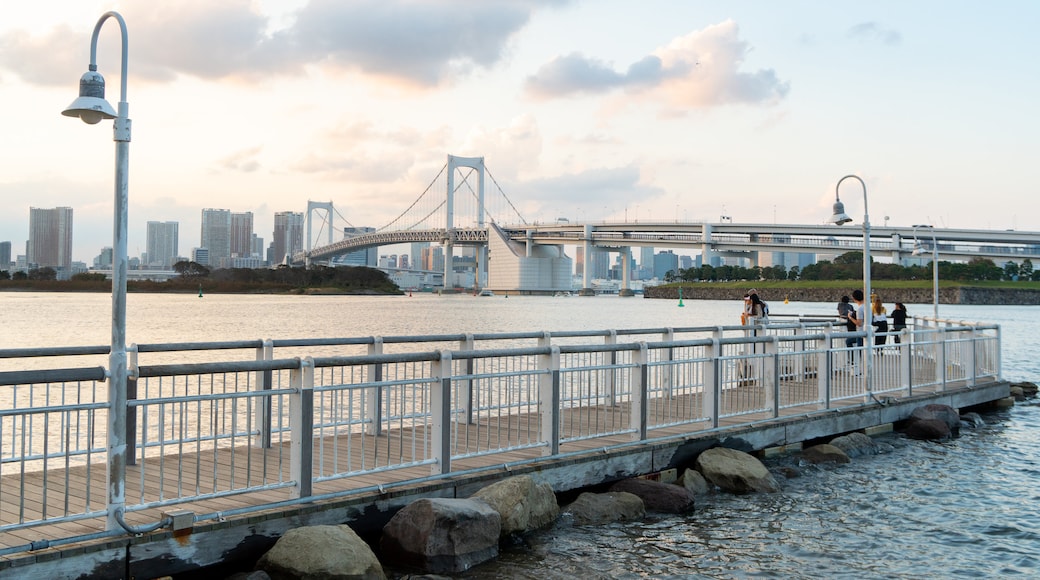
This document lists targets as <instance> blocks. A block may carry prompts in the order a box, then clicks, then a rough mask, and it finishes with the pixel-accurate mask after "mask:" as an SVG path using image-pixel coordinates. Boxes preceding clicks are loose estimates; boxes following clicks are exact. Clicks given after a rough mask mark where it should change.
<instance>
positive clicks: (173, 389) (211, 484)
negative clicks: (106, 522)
mask: <svg viewBox="0 0 1040 580" xmlns="http://www.w3.org/2000/svg"><path fill="white" fill-rule="evenodd" d="M896 336H899V338H900V339H901V342H900V343H898V344H897V343H895V342H894V340H893V339H894V338H895V337H896ZM862 337H863V334H862V333H847V332H835V331H834V330H833V327H832V325H831V322H830V321H826V322H813V323H800V324H778V325H773V326H765V327H710V328H681V329H668V328H664V329H637V330H623V331H576V332H561V333H545V332H532V333H511V334H489V335H447V336H419V337H382V338H381V337H365V338H351V339H329V340H289V341H241V342H229V343H199V344H166V345H141V346H136V347H131V349H130V354H131V356H130V381H129V385H128V391H129V392H130V396H129V397H128V399H129V400H128V404H127V408H126V409H125V410H122V412H126V413H127V414H128V417H127V419H128V421H127V425H128V428H127V433H126V434H125V439H126V444H127V445H128V446H129V448H130V449H131V450H132V452H131V453H128V465H127V466H126V467H125V473H113V474H107V473H106V463H105V458H106V454H105V445H106V441H107V435H106V433H105V428H106V425H107V413H108V412H109V409H108V404H107V402H106V401H105V400H104V397H105V396H106V393H107V389H106V388H103V387H101V386H100V385H99V383H100V382H102V381H104V380H105V379H106V371H105V369H104V368H103V367H83V368H71V369H50V370H34V371H15V372H3V373H0V409H2V410H0V472H2V473H0V475H2V478H0V508H2V509H0V532H2V531H8V530H14V529H18V528H24V527H30V526H35V525H39V524H44V523H55V522H63V521H70V520H79V519H85V518H91V517H95V516H98V515H103V514H105V513H106V509H107V506H106V505H105V501H106V494H105V492H104V489H105V486H106V485H109V484H110V483H112V482H110V481H108V480H107V478H109V477H112V478H119V479H121V481H117V483H123V484H125V486H126V490H127V493H126V501H127V503H126V510H127V511H128V512H139V511H142V510H146V509H149V508H154V507H158V506H168V505H178V504H187V503H191V502H201V501H204V500H210V499H214V498H219V497H224V496H231V495H239V494H243V493H247V492H257V491H272V490H279V489H282V490H284V491H283V492H282V497H283V498H284V499H285V500H292V499H293V498H296V499H301V498H308V497H312V496H314V495H317V494H318V493H321V494H326V495H327V494H329V493H333V494H335V493H340V494H343V493H349V491H350V487H349V486H342V485H341V486H339V487H336V485H337V484H336V483H335V482H337V481H339V480H345V479H351V478H361V477H368V476H373V475H375V474H384V475H387V474H389V479H390V480H392V481H398V482H419V481H422V480H424V479H428V478H430V477H433V476H439V475H443V474H450V473H453V472H456V471H458V470H460V469H461V470H469V469H474V468H475V467H474V466H475V465H476V466H479V465H484V466H489V465H498V466H501V465H502V464H508V463H510V462H521V461H526V460H533V458H545V457H552V456H556V455H561V454H567V453H575V452H578V451H580V450H582V449H587V448H589V446H590V444H591V445H600V444H602V445H618V444H631V443H636V442H639V441H643V440H646V439H649V438H655V437H661V436H671V435H675V434H677V433H678V434H682V433H689V432H692V431H696V430H699V429H700V430H703V429H713V428H718V427H719V426H720V423H721V422H722V421H726V422H727V424H733V423H734V422H736V423H751V422H755V421H761V420H768V419H775V418H777V417H782V416H784V415H785V414H794V413H798V414H804V413H808V412H812V411H814V410H825V409H830V408H833V407H834V406H836V405H839V404H841V405H847V404H849V403H857V404H859V403H870V402H871V400H872V398H876V397H877V396H879V395H884V396H891V397H896V396H908V395H912V394H914V393H915V392H917V391H920V390H928V389H931V390H942V389H946V388H950V387H951V386H958V387H960V386H973V385H975V384H976V383H978V382H980V381H991V380H997V379H999V375H1000V356H999V354H1000V332H999V327H998V326H995V325H966V324H964V323H942V324H938V323H934V322H933V323H929V324H927V325H924V324H918V325H916V326H915V327H914V328H913V329H912V330H907V331H905V332H903V333H888V334H887V335H885V338H886V341H885V344H875V345H867V346H863V345H856V344H855V343H854V344H853V346H851V347H849V346H846V338H853V339H857V338H862ZM430 347H434V348H432V349H431V348H430ZM44 350H45V351H46V352H41V351H39V350H33V349H24V350H20V351H0V357H4V358H18V357H19V356H21V357H22V358H31V357H35V356H47V357H59V359H60V357H62V356H65V355H68V356H82V355H83V354H84V350H88V351H89V352H88V353H87V354H95V355H100V354H102V350H101V349H100V347H76V348H69V349H64V350H63V349H44ZM230 351H238V352H246V353H252V354H251V355H250V356H246V357H241V356H238V357H237V358H239V359H240V360H228V359H233V358H236V356H232V355H230V354H228V353H229V352H230ZM387 351H393V352H387ZM308 352H309V353H314V354H313V355H310V354H304V353H308ZM170 353H174V354H177V353H179V354H184V355H185V356H186V358H191V357H192V356H195V357H201V358H202V359H205V358H207V357H209V358H211V359H217V360H215V361H211V362H189V363H184V364H152V365H144V364H140V363H141V360H140V359H142V358H145V357H150V356H157V357H159V356H165V357H169V356H170ZM221 353H223V354H221ZM283 353H284V354H285V355H288V356H282V355H283ZM301 354H303V355H304V356H298V355H301ZM188 355H190V356H188ZM319 355H320V356H319ZM866 356H871V357H873V358H874V364H873V369H874V374H873V376H872V377H871V379H870V384H869V385H868V384H867V382H866V381H865V378H864V377H863V376H862V373H861V371H862V370H863V367H864V366H865V365H863V364H862V359H863V357H866ZM166 360H169V359H168V358H167V359H166ZM619 442H620V443H619ZM626 442H627V443H626ZM525 454H526V455H525ZM481 462H483V463H481ZM317 488H321V489H320V490H317ZM330 489H331V490H333V491H329V490H330ZM337 490H338V491H337ZM262 507H263V506H262V505H260V506H257V508H256V509H261V508H262Z"/></svg>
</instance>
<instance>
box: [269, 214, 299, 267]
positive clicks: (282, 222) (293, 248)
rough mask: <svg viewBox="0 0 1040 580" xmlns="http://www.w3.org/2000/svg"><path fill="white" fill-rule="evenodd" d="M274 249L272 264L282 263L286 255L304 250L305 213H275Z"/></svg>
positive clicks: (272, 243) (290, 255)
mask: <svg viewBox="0 0 1040 580" xmlns="http://www.w3.org/2000/svg"><path fill="white" fill-rule="evenodd" d="M271 245H272V247H273V248H274V251H273V252H272V253H271V261H272V264H281V263H282V262H283V261H285V257H286V256H289V257H290V258H291V257H292V255H293V254H296V253H297V252H302V251H303V213H302V212H299V213H297V212H293V211H280V212H277V213H275V214H274V241H273V242H271Z"/></svg>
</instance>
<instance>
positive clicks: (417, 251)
mask: <svg viewBox="0 0 1040 580" xmlns="http://www.w3.org/2000/svg"><path fill="white" fill-rule="evenodd" d="M428 247H430V242H412V247H411V251H410V252H409V256H411V259H410V260H409V263H411V265H412V268H418V269H422V267H423V257H422V255H423V248H428Z"/></svg>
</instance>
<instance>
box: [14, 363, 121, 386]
mask: <svg viewBox="0 0 1040 580" xmlns="http://www.w3.org/2000/svg"><path fill="white" fill-rule="evenodd" d="M107 376H108V374H107V372H106V371H105V367H83V368H70V369H44V370H38V371H3V372H0V386H5V385H30V384H36V383H75V382H80V381H103V380H105V378H106V377H107Z"/></svg>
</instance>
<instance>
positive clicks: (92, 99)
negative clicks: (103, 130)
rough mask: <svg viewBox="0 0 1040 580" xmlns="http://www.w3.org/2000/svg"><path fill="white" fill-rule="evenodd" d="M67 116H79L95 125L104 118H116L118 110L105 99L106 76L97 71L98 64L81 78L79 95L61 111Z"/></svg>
mask: <svg viewBox="0 0 1040 580" xmlns="http://www.w3.org/2000/svg"><path fill="white" fill-rule="evenodd" d="M61 114H62V115H65V116H66V117H79V118H80V119H82V120H83V122H84V123H87V124H88V125H94V124H96V123H98V122H100V121H101V120H103V119H115V118H116V111H115V109H113V108H112V105H110V104H108V101H106V100H105V77H103V76H101V73H99V72H97V66H96V65H90V70H89V71H87V72H86V73H84V74H83V76H82V77H80V79H79V97H78V98H77V99H76V100H75V101H72V104H71V105H69V106H68V107H66V108H65V110H64V111H62V112H61Z"/></svg>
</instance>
